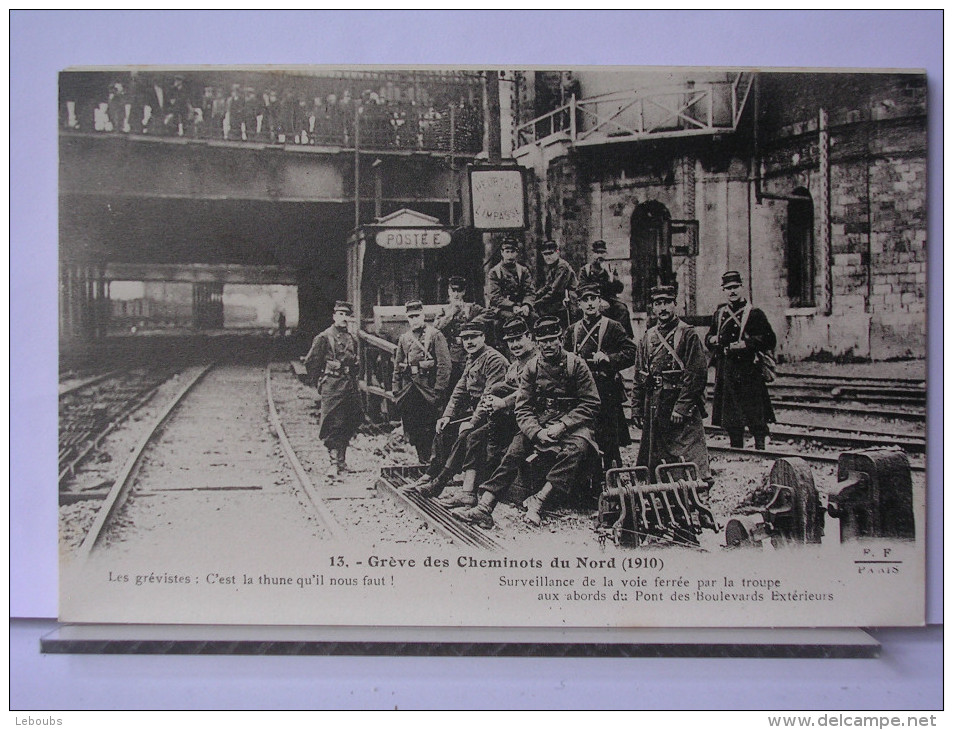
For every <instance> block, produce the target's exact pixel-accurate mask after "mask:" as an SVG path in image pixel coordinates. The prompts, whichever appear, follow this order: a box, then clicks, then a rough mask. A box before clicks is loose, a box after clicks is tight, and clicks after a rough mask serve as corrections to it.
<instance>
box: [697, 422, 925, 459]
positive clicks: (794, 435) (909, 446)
mask: <svg viewBox="0 0 953 730" xmlns="http://www.w3.org/2000/svg"><path fill="white" fill-rule="evenodd" d="M792 425H795V424H781V425H778V424H773V425H772V426H771V440H772V441H785V442H789V443H805V442H807V443H817V444H821V445H823V446H831V447H839V448H844V449H869V448H877V447H882V446H899V447H900V448H902V449H903V450H904V451H906V452H907V453H909V454H922V453H925V452H926V439H924V438H920V437H913V436H900V435H898V434H889V435H888V434H886V433H884V432H880V431H877V432H873V433H871V432H867V431H865V430H862V429H847V428H845V429H841V428H836V427H829V426H819V427H813V426H801V425H799V424H798V425H797V427H795V428H791V426H792ZM705 433H707V434H709V435H717V436H723V435H726V433H725V431H724V429H721V428H719V427H718V426H705Z"/></svg>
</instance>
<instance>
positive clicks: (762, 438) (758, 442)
mask: <svg viewBox="0 0 953 730" xmlns="http://www.w3.org/2000/svg"><path fill="white" fill-rule="evenodd" d="M767 440H768V435H767V434H765V433H759V434H755V437H754V447H755V448H756V449H757V450H758V451H764V447H765V442H766V441H767Z"/></svg>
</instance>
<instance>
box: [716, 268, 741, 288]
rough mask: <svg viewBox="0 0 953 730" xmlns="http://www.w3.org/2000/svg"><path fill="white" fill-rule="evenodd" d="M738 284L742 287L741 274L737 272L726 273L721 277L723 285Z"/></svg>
mask: <svg viewBox="0 0 953 730" xmlns="http://www.w3.org/2000/svg"><path fill="white" fill-rule="evenodd" d="M729 284H737V285H738V286H741V274H740V273H739V272H737V271H726V272H725V273H724V274H722V275H721V285H722V286H728V285H729Z"/></svg>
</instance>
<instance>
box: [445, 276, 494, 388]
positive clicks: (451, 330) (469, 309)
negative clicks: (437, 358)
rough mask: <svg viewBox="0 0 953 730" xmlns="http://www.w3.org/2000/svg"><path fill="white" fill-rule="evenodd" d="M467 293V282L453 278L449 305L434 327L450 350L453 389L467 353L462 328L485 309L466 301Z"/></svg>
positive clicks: (451, 279) (448, 289) (460, 373)
mask: <svg viewBox="0 0 953 730" xmlns="http://www.w3.org/2000/svg"><path fill="white" fill-rule="evenodd" d="M466 292H467V280H466V279H464V278H463V277H462V276H451V277H450V282H449V286H448V287H447V299H448V300H449V301H448V303H447V304H445V305H444V307H443V309H441V310H440V314H438V315H437V319H436V320H435V321H434V323H433V326H434V327H436V328H437V329H438V330H440V331H441V332H442V333H443V336H444V337H445V338H446V340H447V346H448V347H449V348H450V382H449V384H448V386H447V387H448V388H450V389H453V387H454V386H455V385H456V384H457V381H458V380H460V376H461V375H462V374H463V368H464V366H465V365H466V361H467V353H466V350H464V348H463V342H462V341H461V340H460V328H461V327H462V326H463V325H465V324H467V323H468V322H470V321H471V320H474V319H476V318H477V317H479V316H480V315H482V314H483V312H484V309H483V307H481V306H480V305H479V304H475V303H474V302H467V301H464V297H465V296H466Z"/></svg>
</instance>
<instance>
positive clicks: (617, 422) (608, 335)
mask: <svg viewBox="0 0 953 730" xmlns="http://www.w3.org/2000/svg"><path fill="white" fill-rule="evenodd" d="M564 344H565V347H566V349H567V350H568V351H569V352H573V353H575V354H576V355H578V356H579V357H581V358H582V359H583V360H585V361H586V364H587V365H588V366H589V369H590V370H591V371H592V375H593V377H594V378H595V381H596V388H597V389H598V390H599V398H600V400H601V401H602V405H601V407H600V408H599V415H598V416H597V417H596V422H595V439H596V443H597V444H599V448H600V449H601V451H602V455H603V465H604V466H606V467H608V466H609V465H610V464H612V462H617V463H619V464H621V461H622V459H621V455H620V453H619V447H620V446H628V445H629V444H631V443H632V438H631V437H630V435H629V425H628V423H627V422H626V419H625V411H624V410H623V405H624V404H625V385H624V384H623V382H622V376H621V374H620V373H621V372H622V371H623V370H625V369H626V368H630V367H632V365H634V364H635V349H636V347H635V342H633V341H632V340H631V339H630V338H629V337H627V336H626V334H625V331H624V330H623V329H622V325H620V324H619V323H618V322H616V321H614V320H612V319H609V318H608V317H604V316H599V315H597V316H596V317H594V318H593V319H592V320H586V319H583V320H581V321H579V322H576V323H575V324H574V325H573V327H572V329H571V330H569V331H568V332H567V333H566V338H565V343H564ZM596 352H602V353H604V354H605V355H606V356H607V357H608V358H609V361H608V362H600V363H598V364H595V363H593V361H592V359H593V356H594V355H595V353H596Z"/></svg>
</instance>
